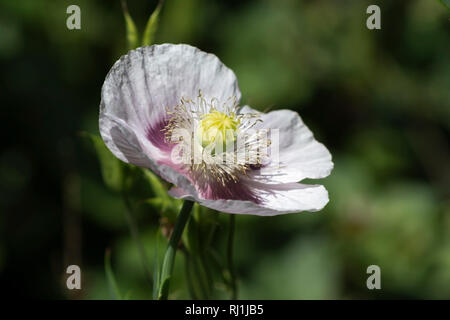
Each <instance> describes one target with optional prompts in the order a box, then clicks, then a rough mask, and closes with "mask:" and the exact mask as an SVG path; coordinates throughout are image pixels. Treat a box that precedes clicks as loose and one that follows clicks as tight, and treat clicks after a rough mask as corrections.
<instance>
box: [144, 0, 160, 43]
mask: <svg viewBox="0 0 450 320" xmlns="http://www.w3.org/2000/svg"><path fill="white" fill-rule="evenodd" d="M162 4H163V1H162V0H160V1H159V3H158V5H157V6H156V8H155V10H154V11H153V13H152V14H151V15H150V18H149V19H148V21H147V25H146V26H145V30H144V35H143V37H142V45H143V46H149V45H151V44H153V43H154V41H155V34H156V30H157V29H158V20H159V13H160V12H161V8H162Z"/></svg>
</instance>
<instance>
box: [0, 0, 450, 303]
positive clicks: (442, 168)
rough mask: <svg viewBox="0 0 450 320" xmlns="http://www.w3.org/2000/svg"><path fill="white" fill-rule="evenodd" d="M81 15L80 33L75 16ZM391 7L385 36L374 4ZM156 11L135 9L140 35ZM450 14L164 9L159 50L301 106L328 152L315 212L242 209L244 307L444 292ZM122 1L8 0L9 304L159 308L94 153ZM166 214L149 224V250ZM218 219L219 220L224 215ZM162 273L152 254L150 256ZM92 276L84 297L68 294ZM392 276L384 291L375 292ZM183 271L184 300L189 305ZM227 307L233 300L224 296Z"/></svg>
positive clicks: (323, 6) (4, 197) (275, 104)
mask: <svg viewBox="0 0 450 320" xmlns="http://www.w3.org/2000/svg"><path fill="white" fill-rule="evenodd" d="M70 4H77V5H79V6H80V8H81V30H68V29H67V28H66V19H67V17H68V14H66V8H67V6H69V5H70ZM370 4H377V5H379V6H380V7H381V26H382V29H381V30H368V29H367V28H366V19H367V17H368V15H367V14H366V8H367V6H368V5H370ZM155 6H156V1H132V0H129V1H128V7H129V10H130V13H131V15H132V16H133V18H134V19H135V22H136V24H137V26H138V28H139V29H140V30H143V28H144V25H145V23H146V20H147V18H148V16H149V14H150V13H151V12H152V10H153V9H154V8H155ZM449 19H450V10H448V9H446V8H445V7H444V6H443V5H441V4H440V3H439V2H438V1H431V0H410V1H399V0H394V1H375V2H374V1H356V0H353V1H350V0H347V1H346V0H341V1H331V0H320V1H294V0H282V1H275V0H262V1H256V0H253V1H206V0H189V1H187V0H167V1H166V3H165V5H164V7H163V10H162V13H161V21H160V28H159V30H158V32H157V37H156V42H157V43H164V42H170V43H188V44H191V45H194V46H197V47H199V48H200V49H202V50H204V51H207V52H212V53H215V54H216V55H217V56H218V57H219V58H220V59H221V60H222V61H223V62H224V63H225V64H226V65H227V66H228V67H230V68H231V69H233V70H234V72H235V73H236V75H237V78H238V80H239V85H240V88H241V91H242V93H243V102H244V103H247V104H249V105H251V106H252V107H254V108H257V109H260V110H266V109H267V108H273V109H276V108H290V109H293V110H296V111H298V112H299V114H300V115H301V117H302V118H303V120H304V122H305V123H306V124H307V125H308V126H309V127H310V128H311V129H312V131H313V132H314V133H315V136H316V138H317V139H318V140H319V141H321V142H323V143H324V144H325V145H326V146H327V147H328V149H329V150H330V152H331V153H332V155H333V161H334V163H335V169H334V171H333V172H332V174H331V176H330V177H328V178H326V179H324V180H323V181H321V183H323V184H324V185H325V186H326V187H327V189H328V191H329V194H330V203H329V204H328V205H327V207H326V208H325V209H324V210H323V211H321V212H317V213H301V214H293V215H285V216H277V217H257V216H238V217H237V230H236V253H235V260H236V267H237V273H238V276H239V287H240V294H239V297H241V298H250V299H252V298H254V299H258V298H265V299H283V298H284V299H303V298H309V299H335V298H337V299H342V298H351V299H353V298H368V299H377V298H386V299H391V298H447V299H448V298H450V234H449V230H450V229H449V228H450V201H449V190H450V188H449V186H450V185H449V182H450V176H449V175H450V171H449V166H450V161H449V160H450V156H449V144H448V138H449V128H450V121H449V120H450V119H449V118H450V90H449V88H450V59H449V52H450V41H449V40H450V20H449ZM126 51H127V49H126V40H125V28H124V21H123V16H122V10H121V6H120V2H119V1H100V0H98V1H81V0H80V1H51V0H47V1H44V0H39V1H32V0H21V1H14V0H5V1H2V2H1V4H0V70H1V73H0V87H1V92H2V101H1V110H2V124H1V126H0V131H1V137H2V142H1V152H0V210H1V216H0V227H1V240H0V273H1V275H0V279H1V289H2V292H4V293H6V295H7V296H8V297H11V298H17V297H32V298H40V299H47V298H58V299H65V298H82V299H91V298H97V299H107V298H110V295H109V292H108V288H107V282H106V279H105V273H104V261H103V259H104V253H105V249H106V248H111V250H112V257H113V267H114V271H115V274H116V277H117V281H118V284H119V286H120V287H121V288H122V290H123V291H125V292H129V295H130V297H131V298H139V299H141V298H150V297H151V295H150V292H151V290H149V289H148V285H147V283H146V282H145V279H144V273H143V270H142V265H141V262H140V260H139V254H138V250H137V248H136V245H135V243H134V242H133V240H132V238H131V236H130V233H129V231H128V227H127V224H126V221H125V218H124V215H123V210H124V205H123V201H122V199H121V197H120V196H118V195H117V194H116V193H114V192H112V191H110V190H108V189H107V188H106V187H105V185H104V183H103V180H102V176H101V172H100V166H99V162H98V160H97V156H96V153H95V151H94V149H93V148H92V146H91V145H90V144H89V143H87V142H88V141H86V139H85V138H83V137H82V136H80V134H79V132H81V131H86V132H91V133H94V134H98V125H97V122H98V111H99V102H100V89H101V86H102V83H103V80H104V77H105V75H106V74H107V72H108V70H109V68H110V67H111V66H112V64H113V63H114V61H115V60H116V59H118V58H119V57H120V55H122V54H124V53H125V52H126ZM156 216H157V213H156V212H153V211H152V210H149V211H148V212H147V214H145V213H144V214H140V215H138V217H137V218H138V224H139V226H140V230H141V233H142V239H143V242H144V244H145V248H146V250H148V256H149V257H150V258H152V257H153V250H154V246H155V221H157V219H156V218H155V217H156ZM219 220H220V221H221V223H222V224H223V225H225V223H226V220H225V217H224V215H222V216H220V217H219ZM150 260H151V261H150V264H153V260H152V259H150ZM69 264H78V265H80V266H81V269H82V272H83V273H82V274H83V278H82V279H83V281H82V285H83V289H82V290H81V291H77V292H76V293H74V292H70V291H69V290H67V289H66V288H65V279H66V274H65V268H66V267H67V266H68V265H69ZM372 264H375V265H378V266H380V268H381V275H382V278H381V279H382V289H381V290H378V291H377V290H375V291H370V290H368V289H367V288H366V279H367V277H368V275H367V274H366V268H367V267H368V266H369V265H372ZM183 279H184V278H183V268H182V263H181V261H179V262H177V265H176V275H175V282H174V293H173V297H175V298H183V297H187V293H186V290H185V284H184V280H183ZM216 297H222V296H221V295H220V294H219V295H217V296H216Z"/></svg>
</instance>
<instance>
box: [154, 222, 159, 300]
mask: <svg viewBox="0 0 450 320" xmlns="http://www.w3.org/2000/svg"><path fill="white" fill-rule="evenodd" d="M160 234H161V231H160V229H158V232H157V233H156V246H155V266H154V268H153V270H155V271H154V273H153V300H158V289H159V281H160V280H161V279H160V277H161V270H160V265H159V254H158V248H159V237H160Z"/></svg>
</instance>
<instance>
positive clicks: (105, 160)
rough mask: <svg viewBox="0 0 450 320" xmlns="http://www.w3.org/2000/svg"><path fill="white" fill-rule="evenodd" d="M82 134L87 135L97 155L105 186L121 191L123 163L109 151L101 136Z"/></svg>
mask: <svg viewBox="0 0 450 320" xmlns="http://www.w3.org/2000/svg"><path fill="white" fill-rule="evenodd" d="M82 136H85V137H88V138H89V139H90V140H91V141H92V143H93V145H94V148H95V151H96V152H97V156H98V158H99V160H100V166H101V170H102V176H103V181H104V182H105V184H106V186H107V187H109V188H110V189H112V190H114V191H121V190H122V186H123V179H124V167H125V164H124V163H123V162H122V161H120V160H119V159H117V158H116V157H115V156H114V155H113V154H112V153H111V151H109V149H108V148H107V147H106V145H105V143H104V142H103V140H102V138H100V137H99V136H96V135H93V134H90V133H87V132H82Z"/></svg>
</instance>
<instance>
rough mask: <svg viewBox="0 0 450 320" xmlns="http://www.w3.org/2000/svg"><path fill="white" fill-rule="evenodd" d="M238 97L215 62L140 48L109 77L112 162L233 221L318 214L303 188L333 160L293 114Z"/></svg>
mask: <svg viewBox="0 0 450 320" xmlns="http://www.w3.org/2000/svg"><path fill="white" fill-rule="evenodd" d="M267 81H270V79H268V80H267ZM240 98H241V93H240V91H239V87H238V83H237V79H236V76H235V74H234V73H233V71H231V70H230V69H229V68H227V67H226V66H225V65H224V64H223V63H222V62H221V61H220V60H219V59H218V58H217V57H216V56H215V55H213V54H208V53H205V52H203V51H201V50H199V49H197V48H195V47H192V46H189V45H185V44H178V45H174V44H162V45H153V46H149V47H142V48H138V49H136V50H132V51H130V52H128V54H126V55H124V56H122V57H121V58H120V59H119V60H118V61H117V62H116V63H115V64H114V66H113V67H112V68H111V70H110V72H109V73H108V75H107V76H106V79H105V82H104V84H103V87H102V94H101V105H100V119H99V125H100V133H101V136H102V138H103V140H104V142H105V144H106V145H107V147H108V148H109V150H111V152H112V153H113V154H114V155H115V156H116V157H118V158H119V159H121V160H122V161H125V162H127V163H131V164H133V165H136V166H140V167H144V168H148V169H150V170H152V171H153V172H155V173H156V174H158V175H159V176H160V177H161V178H163V179H165V180H166V181H168V182H170V183H171V184H173V187H172V188H171V189H170V190H169V194H170V195H171V196H173V197H175V198H179V199H188V200H191V201H196V202H198V203H199V204H201V205H203V206H206V207H209V208H212V209H214V210H218V211H221V212H226V213H237V214H254V215H264V216H270V215H277V214H285V213H295V212H300V211H318V210H320V209H322V208H323V207H324V206H325V205H326V204H327V202H328V192H327V191H326V189H325V188H324V187H323V186H322V185H310V184H301V183H299V182H300V181H301V180H303V179H306V178H310V179H319V178H324V177H326V176H328V175H329V174H330V172H331V170H332V168H333V162H332V161H331V154H330V152H329V151H328V150H327V148H326V147H325V146H324V145H323V144H321V143H319V142H318V141H316V140H315V138H314V136H313V134H312V132H311V131H310V130H309V129H308V127H307V126H306V125H305V124H304V123H303V121H302V119H301V118H300V116H299V115H298V114H297V113H296V112H294V111H291V110H276V111H271V112H268V113H262V112H259V111H257V110H254V109H252V108H250V107H249V106H240V105H239V101H240ZM211 146H214V148H212V147H211ZM217 147H218V148H217Z"/></svg>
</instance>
